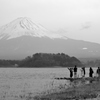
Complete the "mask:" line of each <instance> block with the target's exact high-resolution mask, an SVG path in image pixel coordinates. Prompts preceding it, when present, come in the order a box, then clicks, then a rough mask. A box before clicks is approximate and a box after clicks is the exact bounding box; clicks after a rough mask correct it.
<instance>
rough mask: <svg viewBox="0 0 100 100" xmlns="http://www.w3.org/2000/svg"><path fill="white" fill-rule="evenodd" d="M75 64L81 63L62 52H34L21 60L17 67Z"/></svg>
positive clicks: (66, 65)
mask: <svg viewBox="0 0 100 100" xmlns="http://www.w3.org/2000/svg"><path fill="white" fill-rule="evenodd" d="M75 65H78V66H81V65H82V64H81V62H80V61H79V60H78V59H77V58H75V57H70V56H68V55H66V54H64V53H57V54H51V53H36V54H34V55H33V56H32V57H31V56H28V57H26V58H25V59H24V60H22V61H21V62H20V64H19V67H56V66H60V67H68V66H70V67H71V66H75Z"/></svg>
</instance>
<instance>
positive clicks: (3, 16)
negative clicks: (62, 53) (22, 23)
mask: <svg viewBox="0 0 100 100" xmlns="http://www.w3.org/2000/svg"><path fill="white" fill-rule="evenodd" d="M18 17H29V18H31V20H32V21H33V22H35V23H40V24H42V25H43V26H44V27H45V28H47V29H49V30H52V31H55V32H58V33H60V34H66V36H68V37H70V38H74V39H80V40H86V41H91V42H97V43H100V35H99V34H100V0H0V26H2V25H5V24H7V23H9V22H10V21H12V20H14V19H16V18H18Z"/></svg>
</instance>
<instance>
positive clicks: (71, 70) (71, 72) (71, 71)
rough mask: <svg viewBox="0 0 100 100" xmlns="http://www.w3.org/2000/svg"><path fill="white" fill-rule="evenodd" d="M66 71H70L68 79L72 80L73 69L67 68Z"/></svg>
mask: <svg viewBox="0 0 100 100" xmlns="http://www.w3.org/2000/svg"><path fill="white" fill-rule="evenodd" d="M68 69H69V71H70V78H72V77H73V69H72V68H68Z"/></svg>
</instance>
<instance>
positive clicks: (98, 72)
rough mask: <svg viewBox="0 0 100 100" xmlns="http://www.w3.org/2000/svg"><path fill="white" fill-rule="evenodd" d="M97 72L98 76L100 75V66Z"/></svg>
mask: <svg viewBox="0 0 100 100" xmlns="http://www.w3.org/2000/svg"><path fill="white" fill-rule="evenodd" d="M96 74H97V77H100V67H98V68H97V71H96Z"/></svg>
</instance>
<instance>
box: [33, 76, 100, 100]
mask: <svg viewBox="0 0 100 100" xmlns="http://www.w3.org/2000/svg"><path fill="white" fill-rule="evenodd" d="M70 85H71V86H70V87H69V88H67V89H63V91H59V92H54V93H50V94H43V95H37V96H35V97H34V100H100V78H98V77H93V78H86V79H85V78H80V79H75V80H73V81H71V84H70Z"/></svg>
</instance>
